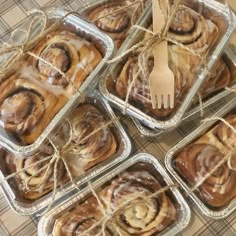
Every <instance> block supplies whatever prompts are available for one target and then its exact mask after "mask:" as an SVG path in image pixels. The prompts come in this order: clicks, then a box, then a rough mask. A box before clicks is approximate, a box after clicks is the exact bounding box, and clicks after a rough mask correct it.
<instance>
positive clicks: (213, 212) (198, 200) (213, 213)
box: [165, 98, 236, 220]
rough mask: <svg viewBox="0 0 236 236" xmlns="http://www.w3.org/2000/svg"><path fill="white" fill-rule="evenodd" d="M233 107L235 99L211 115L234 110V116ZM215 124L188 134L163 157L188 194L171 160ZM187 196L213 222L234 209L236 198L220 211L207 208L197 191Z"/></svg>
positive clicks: (205, 123) (222, 115) (187, 186)
mask: <svg viewBox="0 0 236 236" xmlns="http://www.w3.org/2000/svg"><path fill="white" fill-rule="evenodd" d="M235 107H236V99H235V98H234V99H232V101H231V102H229V103H228V104H226V105H225V106H224V107H222V108H221V109H220V110H218V111H217V112H216V113H215V114H214V115H212V117H224V116H225V115H227V114H230V113H231V111H232V110H234V114H235ZM217 122H219V121H218V120H217V119H216V120H213V121H209V122H204V123H203V124H202V125H200V126H199V127H198V128H197V129H195V130H194V131H193V132H192V133H191V134H189V135H188V136H186V137H185V138H184V139H183V140H182V141H180V142H179V143H178V144H177V145H176V146H174V147H173V148H171V149H170V150H169V152H168V153H167V154H166V156H165V166H166V168H167V170H168V171H169V172H170V174H171V175H172V177H173V178H174V179H175V180H176V181H177V182H178V183H179V184H180V185H181V187H182V188H183V189H184V190H185V191H186V192H189V191H190V189H191V187H190V186H189V184H187V183H186V180H184V177H181V176H180V174H179V173H178V172H177V170H176V169H175V168H174V166H173V160H174V158H175V156H176V155H177V154H178V153H179V152H181V151H182V150H183V149H184V148H186V147H187V146H188V145H189V144H191V143H193V142H194V141H195V140H197V139H198V138H200V137H201V136H203V135H204V134H205V133H207V132H208V131H209V130H210V129H211V128H213V127H214V126H215V125H216V124H217ZM200 143H208V142H207V139H206V140H205V141H204V142H200ZM218 148H219V147H218ZM222 151H223V150H222ZM209 171H210V170H209ZM189 196H190V197H191V199H192V200H193V201H194V202H195V203H196V205H197V206H198V208H199V209H200V210H201V212H202V213H203V214H204V215H206V216H208V217H210V218H212V219H215V220H217V219H223V218H225V217H227V216H228V215H229V214H231V213H232V212H233V211H235V209H236V197H235V198H234V199H232V200H231V202H230V203H229V204H228V205H227V206H225V207H222V208H221V209H217V208H214V207H209V206H208V205H207V204H206V203H204V202H203V200H202V199H201V198H200V197H199V196H198V194H197V190H196V191H194V192H191V193H190V195H189Z"/></svg>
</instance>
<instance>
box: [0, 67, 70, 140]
mask: <svg viewBox="0 0 236 236" xmlns="http://www.w3.org/2000/svg"><path fill="white" fill-rule="evenodd" d="M23 66H24V65H23ZM37 78H38V75H37V74H35V73H34V72H33V70H32V68H31V67H25V68H24V69H23V70H22V71H21V72H17V73H14V74H13V75H11V76H10V77H9V78H6V79H5V80H3V79H2V81H1V82H0V91H2V92H1V95H0V120H1V126H2V127H3V128H4V129H5V130H6V131H8V132H10V133H12V134H13V135H14V136H16V138H18V139H20V140H21V141H23V143H25V144H32V143H34V141H36V140H37V138H38V137H39V136H40V134H41V133H42V132H43V131H44V130H45V128H46V127H47V125H48V124H49V123H50V121H51V120H52V118H53V117H54V116H55V115H56V114H57V112H58V111H59V110H60V109H61V108H62V107H63V106H64V104H65V103H66V102H67V97H66V96H64V94H63V93H60V91H58V92H57V93H54V91H53V90H51V89H50V88H48V87H46V86H44V85H43V84H40V83H39V82H38V81H37Z"/></svg>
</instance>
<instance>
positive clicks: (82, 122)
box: [0, 91, 131, 214]
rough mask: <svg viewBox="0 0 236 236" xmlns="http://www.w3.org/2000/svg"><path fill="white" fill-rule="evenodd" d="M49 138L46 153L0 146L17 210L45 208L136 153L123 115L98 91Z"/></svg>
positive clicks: (4, 174) (1, 166) (0, 179)
mask: <svg viewBox="0 0 236 236" xmlns="http://www.w3.org/2000/svg"><path fill="white" fill-rule="evenodd" d="M48 140H49V142H46V143H44V145H43V146H42V148H41V149H42V150H41V151H40V152H38V153H37V154H33V155H31V156H27V157H25V158H18V156H16V155H15V154H12V153H10V152H7V151H5V150H4V149H3V148H1V149H0V157H1V164H0V170H1V172H0V174H1V177H0V182H1V186H2V189H3V192H4V194H5V196H6V198H7V200H8V201H9V203H10V205H11V207H12V208H13V210H15V211H16V212H17V213H21V214H33V213H35V212H38V211H39V210H42V209H43V208H45V207H46V206H47V205H50V204H51V203H53V202H54V201H55V200H56V199H59V198H60V197H62V196H63V195H65V193H67V192H69V191H71V190H72V189H73V188H79V189H80V186H81V185H82V184H83V183H84V182H86V181H88V180H89V179H91V178H92V177H94V176H96V175H99V174H100V173H101V172H103V171H105V170H107V169H108V168H110V167H111V166H113V165H116V164H117V163H118V162H120V161H122V160H124V159H125V158H126V157H127V156H128V155H129V153H130V151H131V143H130V141H129V138H128V136H127V135H126V133H125V131H124V129H123V128H122V126H121V124H120V122H119V120H118V118H117V117H116V116H115V114H114V113H113V112H112V110H111V108H110V106H109V105H108V103H107V102H106V101H105V100H103V99H102V97H101V95H100V94H99V92H96V91H95V92H94V93H93V94H91V95H89V96H88V97H86V98H85V100H84V101H83V102H81V103H80V104H79V105H78V106H77V107H76V108H75V110H74V111H73V112H72V113H71V114H70V116H69V117H68V118H67V119H65V120H64V121H63V124H62V126H61V127H60V128H58V129H57V132H56V133H55V135H53V136H52V137H50V138H48ZM4 180H5V181H4ZM74 181H77V183H76V185H75V184H74Z"/></svg>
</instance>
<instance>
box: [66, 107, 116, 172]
mask: <svg viewBox="0 0 236 236" xmlns="http://www.w3.org/2000/svg"><path fill="white" fill-rule="evenodd" d="M70 123H71V128H72V133H73V135H72V137H71V145H72V146H74V149H73V150H74V154H73V153H72V154H73V155H69V156H68V159H67V160H68V164H69V166H70V167H71V168H72V172H73V174H74V176H78V174H81V173H78V169H79V167H81V168H82V170H87V169H89V168H91V167H92V166H94V165H96V164H98V163H100V162H102V161H104V160H106V159H107V158H109V157H111V156H112V155H113V154H114V153H115V152H116V148H117V142H116V140H115V138H114V136H113V134H112V132H111V130H110V128H109V127H104V128H102V129H100V128H101V126H102V125H104V124H105V119H104V117H103V115H102V114H101V112H100V111H99V110H98V109H97V108H95V107H94V106H93V105H90V104H82V105H80V106H79V107H78V108H77V109H76V110H75V112H74V113H73V114H72V116H71V117H70ZM95 131H96V132H95ZM92 132H94V134H93V135H92V136H91V137H89V138H86V137H87V136H88V135H89V134H91V133H92Z"/></svg>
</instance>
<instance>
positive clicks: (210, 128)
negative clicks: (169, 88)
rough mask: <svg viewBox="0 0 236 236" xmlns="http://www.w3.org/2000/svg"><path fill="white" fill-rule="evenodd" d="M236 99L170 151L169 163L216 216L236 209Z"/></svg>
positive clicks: (191, 193) (205, 208) (206, 211)
mask: <svg viewBox="0 0 236 236" xmlns="http://www.w3.org/2000/svg"><path fill="white" fill-rule="evenodd" d="M235 106H236V100H235V98H234V99H232V100H231V102H230V103H228V104H227V105H225V106H224V107H223V108H221V109H220V110H219V111H218V112H216V113H215V114H214V115H213V116H212V117H211V118H208V120H206V121H205V122H204V123H203V124H202V125H201V126H200V127H198V128H197V129H196V130H194V131H193V132H192V133H191V134H190V135H188V136H187V137H186V138H184V139H183V140H182V141H181V142H180V143H178V144H177V145H176V146H175V147H173V148H172V149H171V150H170V151H169V152H168V153H167V155H166V158H165V163H166V167H167V168H168V170H169V171H170V173H171V174H172V176H173V177H174V178H175V179H176V180H177V181H178V182H179V183H180V184H181V186H182V187H183V188H184V189H185V191H186V192H187V195H189V196H191V198H192V199H193V200H194V201H195V203H196V204H197V206H198V207H199V208H200V209H201V211H202V212H203V213H204V214H205V215H207V216H209V217H211V218H214V219H219V218H224V217H226V216H227V215H229V214H230V213H232V212H233V210H235V209H236V191H235V188H234V186H235V183H236V164H235V163H236V161H235V158H236V155H235V154H236V153H235V137H236V135H235V124H236V123H235V121H236V115H235V114H236V112H235Z"/></svg>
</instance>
